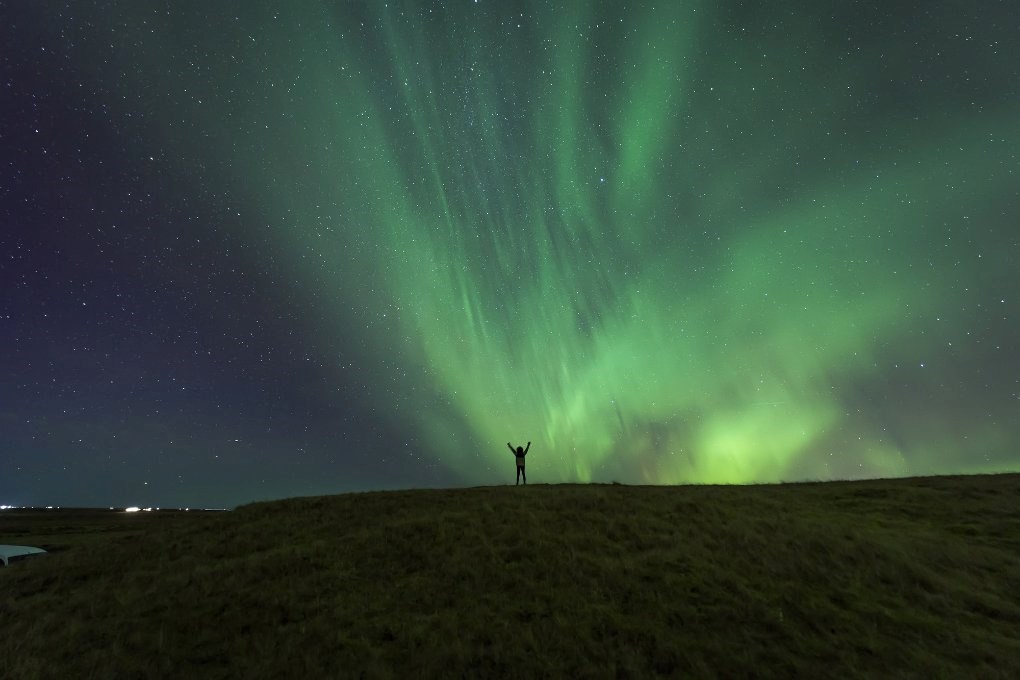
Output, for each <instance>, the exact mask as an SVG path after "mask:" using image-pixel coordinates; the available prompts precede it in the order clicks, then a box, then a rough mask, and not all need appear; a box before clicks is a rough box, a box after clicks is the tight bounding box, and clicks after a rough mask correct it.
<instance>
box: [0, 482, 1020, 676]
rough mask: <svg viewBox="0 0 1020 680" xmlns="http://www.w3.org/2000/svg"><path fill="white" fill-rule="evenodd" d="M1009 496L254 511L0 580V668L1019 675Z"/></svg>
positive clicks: (1017, 585) (59, 557) (400, 498)
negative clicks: (0, 629) (1, 629)
mask: <svg viewBox="0 0 1020 680" xmlns="http://www.w3.org/2000/svg"><path fill="white" fill-rule="evenodd" d="M1018 507H1020V475H989V476H974V477H933V478H915V479H900V480H875V481H863V482H832V483H812V484H789V485H767V486H677V487H660V486H626V485H541V484H533V485H528V486H526V487H524V486H521V487H477V488H469V489H452V490H410V491H386V492H369V493H357V494H345V495H341V496H327V497H309V498H294V499H287V500H281V501H272V502H260V503H253V504H250V505H245V506H241V507H239V508H237V509H236V510H235V511H234V512H230V513H221V514H216V515H214V516H206V517H203V518H202V519H201V520H200V521H191V520H189V518H186V517H183V515H182V517H180V518H179V520H180V521H172V522H169V521H168V522H161V523H159V524H158V525H155V524H154V525H153V526H152V528H151V530H146V531H144V532H142V533H140V534H137V535H131V536H119V537H115V538H112V539H110V540H105V541H104V540H102V538H101V537H100V538H97V539H95V540H94V541H93V542H87V543H83V544H81V545H79V546H75V547H74V548H73V549H69V550H66V551H64V552H62V553H59V554H56V555H53V556H52V557H50V558H48V559H46V560H38V561H35V562H33V563H31V564H24V565H19V566H17V567H11V568H8V569H7V570H4V571H0V613H2V615H3V618H4V621H5V629H6V630H5V635H4V636H3V637H2V638H0V675H2V676H4V677H11V678H42V677H59V676H76V677H84V676H93V675H94V676H103V677H110V676H117V677H125V676H143V677H152V676H160V677H184V676H193V675H196V674H200V675H202V676H204V677H228V676H230V677H241V676H243V677H284V676H286V677H293V676H348V675H357V674H358V673H359V672H362V671H363V672H364V674H365V675H367V676H370V677H387V676H404V675H408V674H422V675H429V676H431V675H465V674H466V675H477V676H488V677H493V676H495V677H524V676H535V675H565V676H566V675H570V676H576V675H585V676H591V675H594V676H617V675H629V676H642V675H648V674H670V673H679V674H698V675H710V674H718V675H721V676H743V675H748V674H751V673H754V674H756V675H763V676H772V675H783V676H787V675H791V674H797V675H813V676H828V675H832V674H833V673H834V672H838V674H839V675H866V674H875V673H882V674H885V675H889V674H894V675H908V676H909V675H917V676H963V675H968V676H974V675H981V676H987V677H995V676H997V675H1001V676H1003V677H1005V676H1010V675H1012V676H1015V675H1017V674H1018V673H1020V642H1018V641H1017V639H1016V637H1015V630H1016V629H1017V626H1020V603H1018V602H1017V599H1016V596H1015V593H1017V592H1020V511H1018ZM2 528H3V527H0V530H2ZM3 537H4V534H3V533H2V531H0V540H2V539H3Z"/></svg>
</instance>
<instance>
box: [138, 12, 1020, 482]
mask: <svg viewBox="0 0 1020 680" xmlns="http://www.w3.org/2000/svg"><path fill="white" fill-rule="evenodd" d="M553 4H558V3H553ZM291 5H292V7H291V8H290V9H288V10H287V11H286V12H282V16H280V17H279V18H278V19H275V20H273V21H269V20H268V19H266V17H261V16H258V17H255V16H245V17H242V19H241V23H240V25H239V26H236V27H233V28H229V29H227V30H228V32H229V36H228V39H227V40H226V44H230V45H240V46H241V50H242V53H241V55H240V56H241V59H240V60H239V61H238V63H239V64H240V65H239V66H238V67H237V70H236V71H233V72H225V73H222V74H220V76H219V78H220V82H219V88H220V89H219V90H218V91H217V92H211V93H209V96H208V100H207V102H206V103H204V104H203V105H202V107H197V106H194V107H192V108H190V109H188V110H187V111H183V109H184V108H187V107H184V106H178V108H180V109H182V111H181V113H182V115H184V114H187V115H192V116H194V117H195V119H196V120H198V121H200V122H199V123H198V125H205V126H207V127H208V129H214V130H216V135H215V136H214V141H212V142H210V144H211V146H212V149H210V150H204V149H200V148H197V146H198V145H195V146H196V148H195V150H194V153H195V154H197V155H202V154H205V153H208V154H210V155H215V156H217V157H224V156H226V157H228V158H230V159H231V160H230V163H229V165H230V167H231V172H233V173H235V176H232V177H225V178H223V181H224V182H229V183H230V184H231V185H232V186H238V187H247V189H248V190H249V191H250V192H251V193H252V194H253V195H259V196H261V197H263V199H264V203H265V205H267V206H268V208H267V212H268V214H269V220H270V224H271V235H272V239H273V244H274V249H275V252H276V253H277V256H278V257H279V258H280V259H281V261H283V262H286V263H287V265H288V268H289V270H290V271H293V272H294V275H295V276H296V277H299V278H300V279H301V280H302V281H303V285H304V287H306V288H307V289H308V290H309V291H315V295H316V298H315V299H316V300H317V302H316V303H315V304H316V305H317V310H318V312H319V313H320V314H322V315H324V316H325V317H326V318H327V319H330V324H331V328H332V329H333V330H332V334H333V335H334V336H335V337H336V338H350V337H352V336H353V335H356V336H357V337H359V338H363V339H364V340H363V344H364V346H365V347H366V348H367V349H366V352H368V353H369V354H370V355H371V356H372V357H373V361H376V362H378V371H379V373H380V376H381V377H380V381H381V382H383V383H385V381H386V380H388V379H390V378H389V376H390V373H393V374H399V375H398V377H394V378H393V380H394V381H395V383H394V384H395V385H397V387H396V388H395V389H396V390H398V391H400V390H403V391H404V392H405V394H404V396H403V397H402V398H395V399H393V400H392V403H389V404H387V405H386V408H387V409H388V410H389V411H390V412H391V414H392V417H393V418H395V419H398V420H401V421H411V422H414V423H416V427H417V430H418V431H419V432H420V433H421V439H422V445H423V446H425V447H430V448H427V450H428V453H429V456H430V457H432V458H433V459H435V460H438V461H439V462H440V463H441V464H443V465H445V466H448V467H449V468H451V469H455V470H457V471H459V472H460V473H461V474H462V475H463V477H464V479H465V481H468V482H491V481H493V480H494V479H496V478H498V475H502V474H503V473H505V475H504V476H506V477H507V478H509V475H510V473H511V472H512V470H511V467H512V460H510V459H509V458H508V456H507V455H506V452H505V444H504V442H506V441H507V440H511V441H514V442H516V441H518V440H520V441H525V440H529V439H530V440H531V441H532V442H533V445H532V451H533V452H534V453H533V454H532V455H531V456H530V457H529V464H530V465H531V466H532V468H533V470H534V471H533V472H532V474H533V478H534V479H535V480H536V481H538V480H541V481H547V482H558V481H569V480H579V481H589V480H602V481H607V480H608V479H610V478H617V479H621V480H622V481H642V482H661V483H673V482H682V481H694V482H751V481H775V480H780V479H784V478H786V479H788V478H792V477H798V476H816V477H826V476H854V475H860V476H863V475H892V474H920V473H925V472H940V471H954V470H976V469H980V468H982V467H987V466H988V465H989V464H990V463H988V462H985V461H980V462H979V461H974V462H970V461H968V460H966V459H964V458H960V457H959V455H957V457H956V458H954V457H953V455H952V454H950V453H947V454H946V457H939V458H937V462H932V461H933V459H932V458H929V457H928V456H927V455H926V453H925V452H926V450H928V448H930V447H932V446H933V445H934V444H936V442H935V441H933V440H929V439H928V438H926V437H925V436H922V435H920V434H917V435H916V436H913V437H906V438H901V439H900V440H899V441H893V440H892V439H890V437H889V436H888V434H887V432H886V430H884V429H883V427H881V426H879V425H877V424H876V422H877V420H878V419H880V417H881V415H882V412H884V410H885V409H895V407H896V404H893V403H888V404H874V405H873V407H874V410H875V412H874V413H873V414H871V415H869V414H860V413H858V412H857V411H856V410H853V409H851V407H850V405H849V404H851V403H856V402H855V400H856V396H855V392H856V391H857V390H858V389H859V386H861V385H864V384H869V383H870V382H872V381H881V380H883V379H884V376H885V375H887V374H889V373H890V372H891V371H893V370H895V369H894V367H893V366H894V364H896V363H897V362H903V363H911V364H916V363H917V362H919V361H921V359H922V358H923V357H925V356H932V355H937V353H939V352H942V351H943V349H944V348H945V346H946V343H947V342H948V340H949V338H950V336H952V338H955V339H956V340H957V342H964V336H963V335H962V333H961V332H960V331H958V330H954V331H952V332H948V331H944V330H942V329H943V328H945V327H946V326H945V324H943V322H941V321H937V320H936V319H938V318H941V317H945V316H950V317H952V318H953V320H954V324H955V326H954V328H955V329H960V328H963V327H965V326H966V324H967V323H968V319H967V314H966V313H965V312H961V311H959V310H961V309H967V308H968V302H969V301H970V300H972V296H973V295H974V294H975V290H977V288H978V286H967V285H965V284H964V283H962V282H961V280H960V279H959V277H958V276H954V275H953V274H952V263H953V262H955V261H958V260H968V261H970V260H974V259H975V258H976V257H977V256H978V255H979V254H981V253H980V250H981V249H980V245H979V244H976V243H975V242H974V241H973V240H966V239H960V238H959V236H958V233H959V232H958V231H956V227H952V226H947V225H955V224H960V220H961V219H963V217H964V216H966V217H967V219H993V217H994V216H992V215H991V213H990V212H989V209H988V208H987V206H988V205H990V204H991V203H993V202H994V201H993V200H992V199H993V198H994V197H996V196H999V195H1003V192H1008V191H1009V186H1010V182H1013V183H1014V184H1015V180H1016V177H1015V175H1009V174H1008V173H1006V172H1004V171H1003V168H1005V167H1007V166H1008V165H1009V164H1010V163H1011V162H1012V163H1014V164H1015V157H1013V156H1010V154H1009V152H1008V151H1007V149H1008V148H1009V147H1010V146H1013V147H1014V148H1015V146H1016V142H1017V141H1018V140H1017V136H1018V135H1017V133H1018V131H1020V124H1018V123H1017V121H1018V120H1020V117H1017V116H1015V115H1013V114H1015V113H1016V111H1015V109H1014V110H1013V111H1005V110H994V109H991V110H985V111H982V112H974V113H973V114H972V115H968V116H967V117H966V118H956V117H953V118H950V117H947V118H945V119H943V118H940V117H938V116H937V115H935V114H932V115H930V116H928V117H927V118H925V119H924V120H922V121H917V120H913V119H910V118H908V117H905V116H900V117H896V116H892V115H890V116H888V117H886V116H884V115H883V114H882V113H881V112H877V113H872V114H870V115H871V117H870V118H868V119H867V122H868V123H869V125H870V127H868V126H864V127H865V128H867V129H863V131H862V129H858V128H857V127H856V123H855V121H854V120H853V118H852V117H853V116H855V115H860V114H859V113H857V111H858V110H859V109H860V107H861V104H860V100H859V99H857V97H859V96H861V95H859V94H858V93H859V92H861V91H864V92H867V91H868V88H869V87H872V86H876V87H877V84H876V83H875V82H872V78H874V77H875V76H873V75H871V74H869V73H868V72H865V71H863V70H862V69H860V68H858V67H854V66H852V65H849V64H848V63H845V62H843V61H840V60H835V59H824V60H823V61H822V62H821V63H819V62H818V61H817V57H816V56H810V55H809V56H804V55H803V53H802V48H801V46H800V45H798V44H796V42H797V41H790V40H786V35H785V33H784V30H783V29H782V28H776V29H775V30H772V31H766V33H767V35H765V36H764V37H759V38H756V39H754V40H752V39H751V38H746V39H745V38H743V37H742V36H741V35H740V31H739V30H737V28H736V27H734V26H729V25H727V24H726V16H727V15H726V13H725V12H723V11H722V10H720V9H714V8H716V7H717V6H716V5H715V4H713V3H695V4H692V3H679V2H677V3H661V5H662V6H661V7H659V8H657V9H649V8H642V6H641V5H640V4H639V5H638V6H637V7H630V8H628V9H627V10H626V11H624V10H619V11H618V12H617V11H613V10H606V9H604V8H602V5H601V4H600V3H573V6H572V8H571V9H556V10H553V9H550V8H548V7H546V6H545V5H541V6H537V7H536V6H531V5H527V6H526V7H525V9H524V10H523V12H521V11H514V12H512V11H509V10H505V9H502V8H501V7H500V6H498V5H497V4H487V3H479V4H473V5H472V6H470V7H468V6H465V7H459V8H458V9H456V10H450V11H446V12H440V11H439V10H437V11H436V14H432V15H430V13H429V11H428V9H427V8H426V7H424V6H418V5H417V4H416V3H412V2H396V3H389V5H384V4H383V3H372V4H370V9H366V10H364V13H365V22H367V23H366V25H365V27H362V26H361V24H360V22H354V21H353V20H351V19H350V17H349V16H343V15H340V16H339V18H337V17H336V16H334V13H332V12H330V11H327V10H326V9H324V5H321V4H318V3H315V2H297V3H291ZM522 14H523V16H521V15H522ZM440 15H441V16H440ZM345 21H346V22H347V23H345ZM804 21H805V22H807V21H808V20H807V19H805V20H804ZM518 24H520V27H518ZM802 28H803V27H802ZM805 30H808V31H810V30H812V29H810V27H809V28H807V29H805ZM246 36H247V37H246ZM808 37H810V36H808ZM210 40H211V38H210ZM246 40H247V42H246ZM749 41H750V42H749ZM161 50H166V54H172V53H173V51H174V45H173V44H172V42H168V43H166V44H163V45H160V43H158V38H153V39H152V42H151V43H150V46H149V47H148V48H147V50H146V52H145V53H144V54H142V55H139V58H140V59H142V60H148V61H149V62H158V61H159V60H160V59H163V58H165V55H164V54H162V52H161ZM173 77H176V78H177V81H178V84H179V85H180V86H181V87H184V86H185V85H188V84H190V80H189V77H188V76H187V75H180V74H178V75H176V76H173ZM231 87H237V88H240V89H243V90H245V91H246V92H249V93H256V94H255V95H252V96H253V97H256V96H257V97H258V98H260V99H258V100H256V99H251V100H249V103H248V104H245V105H241V106H240V110H239V111H238V112H237V115H236V116H235V117H230V116H228V115H227V114H228V111H230V110H231V104H230V103H229V101H228V97H227V95H226V94H224V93H225V92H227V91H229V90H230V88H231ZM168 119H169V118H168ZM989 140H1000V141H1001V142H1002V143H998V142H996V143H992V142H990V141H989ZM1006 140H1011V142H1010V143H1005V141H1006ZM954 236H955V237H956V239H957V240H955V241H953V238H954ZM355 250H356V251H357V252H356V253H355V252H354V251H355ZM997 262H999V264H993V263H991V262H990V263H989V266H990V267H993V268H994V267H999V269H998V270H997V271H1005V270H1007V269H1008V266H1009V265H1008V263H1005V264H1004V262H1005V261H997ZM969 264H970V265H973V264H974V263H973V262H969ZM352 305H354V306H356V307H357V308H358V309H359V310H360V312H359V313H360V314H361V315H360V316H357V317H356V318H358V319H364V318H370V319H375V321H376V322H378V323H375V322H373V323H371V324H367V327H357V328H355V327H352V325H351V323H352V318H354V317H352V316H351V313H350V311H349V310H350V308H351V306H352ZM382 313H387V314H389V315H390V316H388V317H387V319H386V320H385V321H382V320H379V319H378V318H377V317H378V315H380V314H382ZM373 352H374V353H373ZM938 356H941V355H938ZM343 376H344V374H343V371H342V370H340V369H339V368H338V369H337V372H336V379H337V380H343V379H344V377H343ZM399 376H406V377H399ZM932 385H934V383H933V384H932ZM927 387H928V388H931V389H935V388H934V387H933V386H931V385H929V386H927ZM919 389H920V388H919ZM1003 427H1004V426H1003V425H1001V424H995V423H983V424H982V423H978V422H974V423H971V424H968V425H965V426H964V427H963V429H964V430H967V431H969V432H971V433H972V434H973V435H974V437H975V438H978V439H981V440H982V441H989V442H999V444H997V445H996V446H1002V441H1004V437H1005V435H1004V434H1003V431H1004V430H1003ZM465 428H466V429H465ZM915 432H916V431H915ZM956 444H957V445H958V444H959V442H957V443H956ZM947 448H952V447H951V446H950V447H947ZM993 448H994V447H993ZM832 456H835V458H833V457H832ZM494 471H498V472H494Z"/></svg>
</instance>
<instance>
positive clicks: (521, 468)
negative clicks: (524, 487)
mask: <svg viewBox="0 0 1020 680" xmlns="http://www.w3.org/2000/svg"><path fill="white" fill-rule="evenodd" d="M520 470H521V477H524V483H525V484H527V483H528V475H526V474H524V466H523V465H522V466H521V467H520Z"/></svg>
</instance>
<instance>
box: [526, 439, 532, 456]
mask: <svg viewBox="0 0 1020 680" xmlns="http://www.w3.org/2000/svg"><path fill="white" fill-rule="evenodd" d="M530 448H531V442H528V445H527V446H526V447H524V455H525V456H526V455H528V449H530Z"/></svg>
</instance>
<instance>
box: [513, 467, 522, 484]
mask: <svg viewBox="0 0 1020 680" xmlns="http://www.w3.org/2000/svg"><path fill="white" fill-rule="evenodd" d="M520 483H521V467H520V466H519V465H518V466H517V484H520ZM517 484H515V485H514V486H517Z"/></svg>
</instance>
